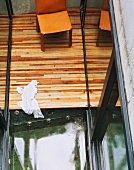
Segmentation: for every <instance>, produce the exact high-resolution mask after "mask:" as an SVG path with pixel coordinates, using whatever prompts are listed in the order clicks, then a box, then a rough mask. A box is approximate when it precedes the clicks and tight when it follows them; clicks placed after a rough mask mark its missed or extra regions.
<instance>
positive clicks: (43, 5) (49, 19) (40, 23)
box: [35, 0, 72, 51]
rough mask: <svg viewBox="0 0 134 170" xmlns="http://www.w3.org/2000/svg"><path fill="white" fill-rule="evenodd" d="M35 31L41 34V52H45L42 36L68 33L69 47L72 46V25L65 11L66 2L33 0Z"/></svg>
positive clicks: (59, 0)
mask: <svg viewBox="0 0 134 170" xmlns="http://www.w3.org/2000/svg"><path fill="white" fill-rule="evenodd" d="M35 2H36V14H37V19H36V29H37V32H40V33H41V50H42V51H45V47H44V36H45V34H52V33H58V32H64V31H69V47H71V46H72V25H71V22H70V18H69V15H68V12H67V10H66V0H35Z"/></svg>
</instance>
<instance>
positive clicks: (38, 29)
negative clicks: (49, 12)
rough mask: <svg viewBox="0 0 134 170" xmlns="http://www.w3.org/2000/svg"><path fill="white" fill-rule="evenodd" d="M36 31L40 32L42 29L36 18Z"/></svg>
mask: <svg viewBox="0 0 134 170" xmlns="http://www.w3.org/2000/svg"><path fill="white" fill-rule="evenodd" d="M36 31H37V32H40V27H39V22H38V18H37V17H36Z"/></svg>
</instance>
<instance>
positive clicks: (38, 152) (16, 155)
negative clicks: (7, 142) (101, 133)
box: [10, 122, 87, 170]
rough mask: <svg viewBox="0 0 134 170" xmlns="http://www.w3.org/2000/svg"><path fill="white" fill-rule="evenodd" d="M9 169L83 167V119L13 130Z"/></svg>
mask: <svg viewBox="0 0 134 170" xmlns="http://www.w3.org/2000/svg"><path fill="white" fill-rule="evenodd" d="M11 153H12V154H11V155H12V156H11V166H10V167H11V170H21V169H26V170H45V169H46V170H63V169H64V170H86V168H87V161H86V159H87V158H86V145H85V126H84V123H78V122H75V123H68V124H66V125H61V126H54V127H46V128H42V129H33V130H28V131H21V132H16V133H15V134H14V139H13V148H12V152H11Z"/></svg>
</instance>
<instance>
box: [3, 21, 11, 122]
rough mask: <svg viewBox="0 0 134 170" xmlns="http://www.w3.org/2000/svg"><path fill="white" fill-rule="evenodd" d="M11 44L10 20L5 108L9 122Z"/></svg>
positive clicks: (5, 114)
mask: <svg viewBox="0 0 134 170" xmlns="http://www.w3.org/2000/svg"><path fill="white" fill-rule="evenodd" d="M11 43H12V20H11V19H10V20H9V35H8V54H7V56H8V57H7V70H6V93H5V108H4V116H5V120H7V115H8V108H9V87H10V61H11Z"/></svg>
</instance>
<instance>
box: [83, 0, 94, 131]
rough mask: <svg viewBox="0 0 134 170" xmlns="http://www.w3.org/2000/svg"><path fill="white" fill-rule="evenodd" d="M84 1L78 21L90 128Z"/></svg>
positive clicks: (84, 0) (84, 1)
mask: <svg viewBox="0 0 134 170" xmlns="http://www.w3.org/2000/svg"><path fill="white" fill-rule="evenodd" d="M86 3H87V0H81V4H80V21H81V32H82V44H83V55H84V71H85V81H86V91H87V103H88V112H89V115H90V128H91V127H92V114H91V109H90V97H89V84H88V67H87V59H86V45H85V31H84V24H85V13H86Z"/></svg>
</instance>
